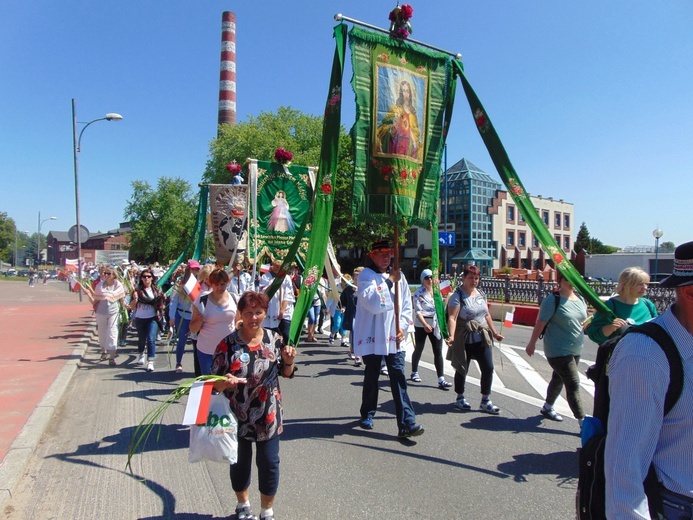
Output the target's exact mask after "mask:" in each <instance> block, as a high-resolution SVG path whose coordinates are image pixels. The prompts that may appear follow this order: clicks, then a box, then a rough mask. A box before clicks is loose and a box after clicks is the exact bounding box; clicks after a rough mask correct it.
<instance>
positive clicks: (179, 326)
mask: <svg viewBox="0 0 693 520" xmlns="http://www.w3.org/2000/svg"><path fill="white" fill-rule="evenodd" d="M199 272H200V262H198V261H197V260H189V261H188V265H187V266H186V267H185V272H184V274H183V278H181V279H180V280H179V281H178V282H177V283H176V285H175V286H174V287H173V291H172V292H171V302H170V304H169V310H168V315H169V323H170V325H171V327H172V328H173V330H175V331H176V332H175V334H176V372H178V373H181V372H182V371H183V354H185V344H186V343H187V342H188V332H189V330H190V320H191V319H192V305H193V302H192V300H191V299H190V297H189V296H188V295H187V293H186V292H185V289H184V287H185V284H186V282H187V281H188V280H189V279H190V276H195V275H197V274H198V273H199Z"/></svg>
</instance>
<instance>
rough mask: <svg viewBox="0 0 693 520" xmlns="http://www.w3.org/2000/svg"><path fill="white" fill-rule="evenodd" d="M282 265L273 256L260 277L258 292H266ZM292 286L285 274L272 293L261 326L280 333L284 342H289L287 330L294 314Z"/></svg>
mask: <svg viewBox="0 0 693 520" xmlns="http://www.w3.org/2000/svg"><path fill="white" fill-rule="evenodd" d="M281 267H282V260H281V259H280V258H275V259H274V260H273V261H272V265H270V269H269V271H268V272H267V273H265V274H263V275H262V276H261V277H260V292H263V293H264V292H266V291H267V289H268V288H269V286H270V285H272V281H273V280H274V278H275V277H276V276H278V275H279V270H280V269H281ZM294 303H296V298H295V297H294V286H293V282H292V281H291V278H290V277H288V276H285V277H284V279H283V280H282V284H281V286H280V287H279V290H278V291H277V292H275V293H274V296H272V299H271V300H270V302H269V308H268V309H267V317H266V318H265V321H264V322H263V324H262V326H263V327H264V328H266V329H269V330H273V331H275V332H278V333H279V334H281V335H282V339H283V340H284V344H285V345H286V344H288V342H289V331H290V329H291V318H292V317H293V314H294Z"/></svg>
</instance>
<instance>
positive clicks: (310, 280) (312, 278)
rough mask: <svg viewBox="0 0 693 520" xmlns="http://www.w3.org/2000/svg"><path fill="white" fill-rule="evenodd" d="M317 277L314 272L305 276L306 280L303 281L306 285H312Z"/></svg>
mask: <svg viewBox="0 0 693 520" xmlns="http://www.w3.org/2000/svg"><path fill="white" fill-rule="evenodd" d="M317 279H318V278H317V277H316V276H315V275H314V274H311V275H308V276H306V280H305V282H304V283H305V284H306V286H307V287H310V286H311V285H313V284H314V283H315V280H317Z"/></svg>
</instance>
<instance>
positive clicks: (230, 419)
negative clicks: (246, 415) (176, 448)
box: [188, 394, 238, 464]
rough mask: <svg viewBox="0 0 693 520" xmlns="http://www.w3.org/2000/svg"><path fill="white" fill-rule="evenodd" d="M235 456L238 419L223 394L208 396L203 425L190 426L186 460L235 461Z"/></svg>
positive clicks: (236, 452) (228, 462)
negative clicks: (207, 410)
mask: <svg viewBox="0 0 693 520" xmlns="http://www.w3.org/2000/svg"><path fill="white" fill-rule="evenodd" d="M237 457H238V421H237V420H236V416H235V415H233V412H232V411H231V407H230V406H229V400H228V399H227V397H226V396H225V395H224V394H216V395H213V396H212V397H211V401H210V404H209V414H208V415H207V422H206V423H205V424H198V425H196V426H191V427H190V451H189V452H188V462H200V461H202V460H210V461H212V462H222V463H225V464H235V463H236V460H237Z"/></svg>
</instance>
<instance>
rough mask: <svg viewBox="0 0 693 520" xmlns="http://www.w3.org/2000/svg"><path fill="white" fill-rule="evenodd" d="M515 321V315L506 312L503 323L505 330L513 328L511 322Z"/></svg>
mask: <svg viewBox="0 0 693 520" xmlns="http://www.w3.org/2000/svg"><path fill="white" fill-rule="evenodd" d="M514 319H515V314H514V313H512V312H506V313H505V321H504V322H503V326H504V327H506V328H508V329H509V328H510V327H512V326H513V320H514Z"/></svg>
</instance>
